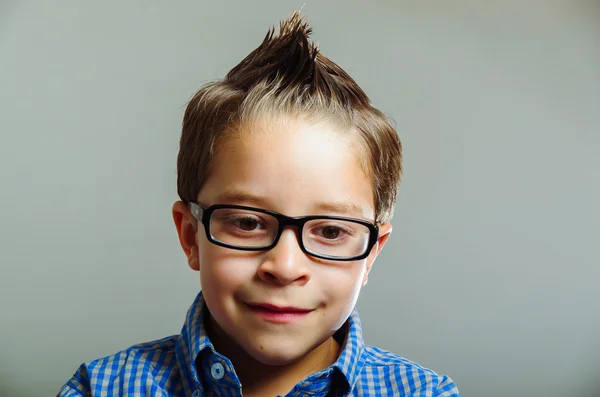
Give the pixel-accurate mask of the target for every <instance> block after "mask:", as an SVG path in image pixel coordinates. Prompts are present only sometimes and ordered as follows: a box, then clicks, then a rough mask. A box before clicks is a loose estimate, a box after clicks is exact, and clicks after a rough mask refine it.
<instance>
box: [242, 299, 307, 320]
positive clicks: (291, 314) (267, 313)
mask: <svg viewBox="0 0 600 397" xmlns="http://www.w3.org/2000/svg"><path fill="white" fill-rule="evenodd" d="M246 305H247V306H248V308H249V309H250V310H251V311H252V312H253V313H254V314H257V315H258V316H259V317H261V318H263V319H265V320H267V321H269V322H274V323H290V322H294V321H297V320H300V319H302V318H304V317H306V316H307V315H308V314H309V313H311V312H312V311H313V310H314V309H305V308H300V307H294V306H276V305H272V304H270V303H246Z"/></svg>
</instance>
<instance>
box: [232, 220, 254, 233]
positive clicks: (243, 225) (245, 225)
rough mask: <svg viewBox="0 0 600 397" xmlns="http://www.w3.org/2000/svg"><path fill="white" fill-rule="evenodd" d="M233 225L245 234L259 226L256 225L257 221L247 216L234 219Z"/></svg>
mask: <svg viewBox="0 0 600 397" xmlns="http://www.w3.org/2000/svg"><path fill="white" fill-rule="evenodd" d="M233 224H234V225H235V226H237V227H239V228H240V229H242V230H244V231H247V232H250V231H252V230H256V229H257V228H258V227H259V226H260V224H259V223H258V220H257V219H256V218H252V217H249V216H246V217H242V218H238V219H234V220H233Z"/></svg>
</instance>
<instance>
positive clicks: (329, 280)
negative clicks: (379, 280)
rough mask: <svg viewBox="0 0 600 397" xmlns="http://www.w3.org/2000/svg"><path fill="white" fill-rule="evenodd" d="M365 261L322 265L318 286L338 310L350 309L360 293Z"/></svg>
mask: <svg viewBox="0 0 600 397" xmlns="http://www.w3.org/2000/svg"><path fill="white" fill-rule="evenodd" d="M366 263H367V262H366V261H358V262H351V263H347V264H344V265H342V266H332V267H331V268H328V267H324V268H323V269H322V274H321V275H320V277H319V279H320V283H321V284H322V285H321V286H320V288H321V289H322V290H323V291H326V293H327V294H328V301H329V303H330V304H331V305H332V306H334V307H335V308H336V309H337V310H340V311H349V310H352V308H353V307H354V305H355V304H356V301H357V300H358V295H359V293H360V290H361V287H362V282H363V279H364V275H365V273H366Z"/></svg>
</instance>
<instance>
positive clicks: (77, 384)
mask: <svg viewBox="0 0 600 397" xmlns="http://www.w3.org/2000/svg"><path fill="white" fill-rule="evenodd" d="M176 340H177V336H169V337H166V338H163V339H159V340H155V341H151V342H145V343H140V344H137V345H134V346H131V347H129V348H127V349H125V350H121V351H119V352H117V353H115V354H112V355H110V356H106V357H102V358H98V359H96V360H93V361H90V362H86V363H83V364H82V365H81V366H80V367H79V368H78V369H77V372H75V374H74V375H73V377H72V378H71V379H70V380H69V381H68V382H67V383H66V384H65V385H64V386H63V388H62V389H61V392H60V393H59V396H61V397H66V396H79V395H81V396H95V395H122V394H129V391H131V390H132V388H137V387H139V386H140V385H142V384H144V387H145V386H147V385H148V384H154V385H155V386H156V387H159V388H160V387H163V386H165V385H168V383H170V382H169V381H170V380H172V379H171V378H172V376H173V375H175V373H173V372H174V371H175V372H176V369H177V365H176V357H175V343H176Z"/></svg>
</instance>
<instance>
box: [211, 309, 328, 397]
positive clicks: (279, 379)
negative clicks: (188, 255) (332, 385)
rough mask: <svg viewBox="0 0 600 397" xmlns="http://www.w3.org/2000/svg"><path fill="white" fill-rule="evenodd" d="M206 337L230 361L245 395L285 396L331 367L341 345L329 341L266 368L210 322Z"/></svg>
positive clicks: (265, 365)
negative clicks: (310, 376)
mask: <svg viewBox="0 0 600 397" xmlns="http://www.w3.org/2000/svg"><path fill="white" fill-rule="evenodd" d="M207 332H208V336H209V337H210V339H211V342H212V343H213V345H214V347H215V349H216V350H217V351H218V352H219V353H221V354H223V355H224V356H226V357H227V358H229V360H230V361H231V363H232V364H233V367H234V368H235V372H236V375H237V376H238V378H239V380H240V382H241V384H242V385H243V390H244V395H251V394H254V393H253V391H260V393H257V394H259V395H261V393H264V394H263V395H269V394H275V395H285V394H286V393H287V392H288V391H289V390H291V389H292V388H293V387H294V386H295V385H296V384H297V383H298V382H300V381H301V380H302V379H304V378H306V377H307V376H309V375H311V374H313V373H316V372H319V371H321V370H323V369H325V368H327V367H329V366H330V365H331V364H333V363H334V362H335V361H336V360H337V358H338V356H339V354H340V345H339V344H338V343H337V342H336V341H335V339H334V338H333V337H330V338H328V339H327V340H326V341H325V342H323V343H322V344H321V345H319V346H318V347H317V348H315V349H313V350H312V351H310V352H308V353H307V354H305V355H304V356H302V357H300V358H298V359H297V360H295V361H293V362H290V363H287V364H283V365H268V364H264V363H262V362H260V361H257V360H255V359H254V358H253V357H251V356H250V355H249V354H248V353H246V351H245V350H244V349H242V348H241V346H239V345H238V344H237V343H235V341H233V340H231V338H230V337H229V336H228V335H227V334H225V332H224V331H223V330H222V329H221V328H220V327H219V326H218V325H217V324H216V323H215V322H214V320H213V319H212V318H210V319H209V324H208V327H207Z"/></svg>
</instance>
